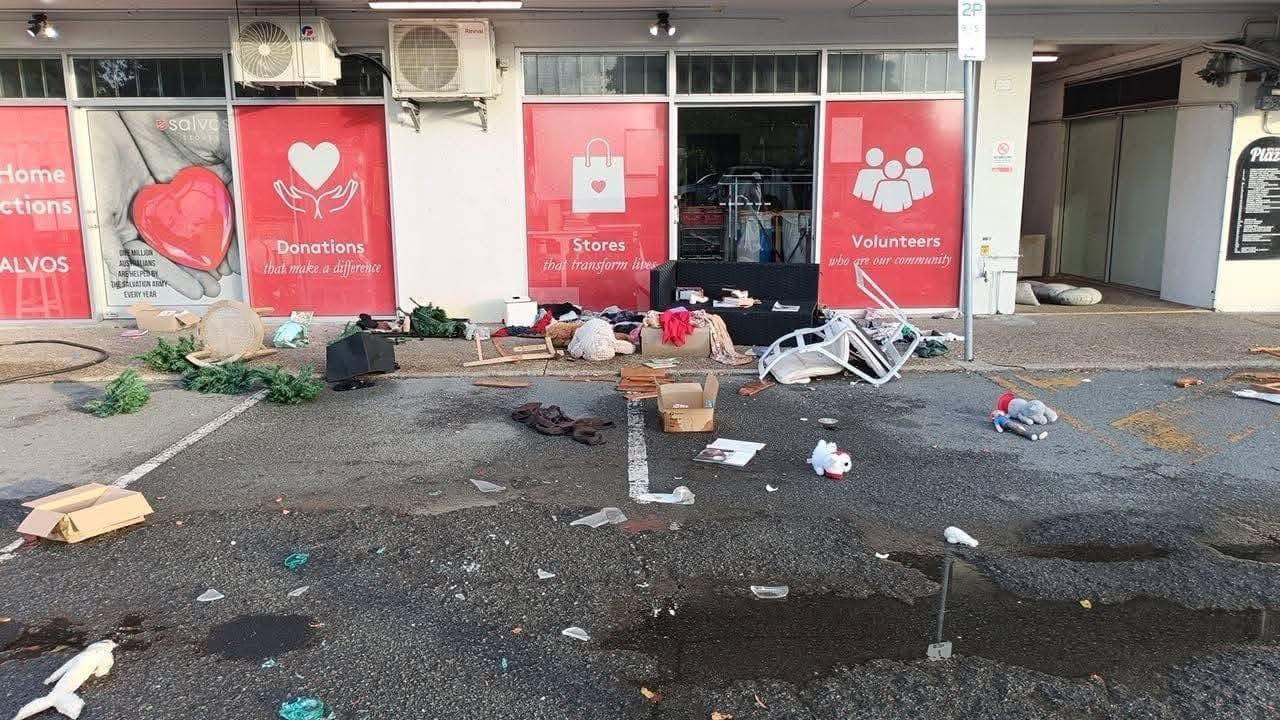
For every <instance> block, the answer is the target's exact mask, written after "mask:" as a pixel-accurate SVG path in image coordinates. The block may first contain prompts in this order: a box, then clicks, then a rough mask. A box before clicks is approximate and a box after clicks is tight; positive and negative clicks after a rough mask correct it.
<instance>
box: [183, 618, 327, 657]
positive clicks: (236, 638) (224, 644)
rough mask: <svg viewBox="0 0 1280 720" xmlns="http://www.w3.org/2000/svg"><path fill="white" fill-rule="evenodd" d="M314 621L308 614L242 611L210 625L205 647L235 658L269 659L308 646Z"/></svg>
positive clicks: (215, 652) (223, 655)
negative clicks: (230, 617)
mask: <svg viewBox="0 0 1280 720" xmlns="http://www.w3.org/2000/svg"><path fill="white" fill-rule="evenodd" d="M313 622H314V620H313V619H312V618H310V617H307V616H305V615H242V616H240V617H238V618H235V619H233V620H230V621H228V622H225V623H222V624H221V625H215V626H214V627H212V628H210V629H209V638H208V640H206V641H205V650H206V651H208V652H209V653H212V654H215V655H220V656H222V657H224V658H228V659H232V660H265V659H267V658H271V657H276V656H278V655H283V654H284V653H287V652H289V651H291V650H297V649H299V648H302V647H305V646H306V645H307V644H308V643H309V642H311V635H312V631H313V628H312V627H311V626H312V623H313Z"/></svg>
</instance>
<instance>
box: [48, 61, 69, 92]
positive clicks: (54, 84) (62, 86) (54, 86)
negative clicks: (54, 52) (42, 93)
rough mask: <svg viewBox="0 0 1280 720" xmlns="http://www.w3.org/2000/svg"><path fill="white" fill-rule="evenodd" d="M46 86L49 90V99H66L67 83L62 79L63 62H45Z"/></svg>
mask: <svg viewBox="0 0 1280 720" xmlns="http://www.w3.org/2000/svg"><path fill="white" fill-rule="evenodd" d="M44 86H45V88H47V89H48V91H49V95H48V97H59V98H62V97H66V96H67V86H66V81H65V80H64V78H63V77H62V61H61V60H57V59H50V60H45V61H44Z"/></svg>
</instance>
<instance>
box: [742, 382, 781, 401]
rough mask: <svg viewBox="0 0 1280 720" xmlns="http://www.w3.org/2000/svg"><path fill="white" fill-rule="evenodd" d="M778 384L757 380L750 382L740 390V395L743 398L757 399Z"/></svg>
mask: <svg viewBox="0 0 1280 720" xmlns="http://www.w3.org/2000/svg"><path fill="white" fill-rule="evenodd" d="M776 384H777V383H774V382H773V381H772V380H757V381H755V382H749V383H747V384H746V385H743V386H742V387H740V388H738V394H739V395H742V396H743V397H755V396H756V395H759V394H760V393H762V392H764V391H765V390H768V389H769V388H771V387H773V386H774V385H776Z"/></svg>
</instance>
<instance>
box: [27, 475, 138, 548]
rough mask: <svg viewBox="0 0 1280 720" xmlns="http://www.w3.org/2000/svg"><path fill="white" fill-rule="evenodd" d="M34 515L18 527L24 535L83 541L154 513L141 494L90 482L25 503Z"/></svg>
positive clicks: (131, 523) (31, 514) (64, 540)
mask: <svg viewBox="0 0 1280 720" xmlns="http://www.w3.org/2000/svg"><path fill="white" fill-rule="evenodd" d="M22 506H23V507H27V508H31V513H30V514H29V515H27V517H26V518H25V519H24V520H23V521H22V524H21V525H19V526H18V532H19V533H20V534H23V535H38V536H39V537H42V538H46V539H49V540H61V541H62V542H69V543H74V542H80V541H81V540H84V539H85V538H91V537H94V536H97V535H101V534H103V533H108V532H111V531H112V530H118V529H120V528H122V527H128V526H129V525H136V524H137V523H140V522H142V521H143V520H145V519H146V517H145V516H147V515H149V514H151V512H152V510H151V505H150V504H148V503H147V499H146V498H145V497H143V496H142V493H140V492H137V491H135V490H124V489H121V488H117V487H108V486H106V485H100V484H98V483H89V484H88V485H81V486H80V487H77V488H72V489H70V490H64V491H62V492H60V493H54V494H53V495H46V496H45V497H42V498H37V499H35V500H32V501H31V502H26V503H23V504H22Z"/></svg>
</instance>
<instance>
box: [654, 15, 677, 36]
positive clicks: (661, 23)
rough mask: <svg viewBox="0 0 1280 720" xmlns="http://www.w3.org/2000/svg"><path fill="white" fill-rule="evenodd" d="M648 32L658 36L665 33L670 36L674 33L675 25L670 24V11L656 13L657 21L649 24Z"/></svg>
mask: <svg viewBox="0 0 1280 720" xmlns="http://www.w3.org/2000/svg"><path fill="white" fill-rule="evenodd" d="M649 34H650V35H652V36H654V37H658V36H660V35H666V36H667V37H671V36H673V35H675V34H676V26H675V25H672V24H671V13H665V12H660V13H658V22H656V23H654V24H652V25H650V26H649Z"/></svg>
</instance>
